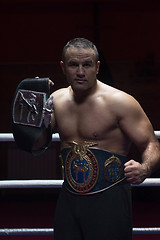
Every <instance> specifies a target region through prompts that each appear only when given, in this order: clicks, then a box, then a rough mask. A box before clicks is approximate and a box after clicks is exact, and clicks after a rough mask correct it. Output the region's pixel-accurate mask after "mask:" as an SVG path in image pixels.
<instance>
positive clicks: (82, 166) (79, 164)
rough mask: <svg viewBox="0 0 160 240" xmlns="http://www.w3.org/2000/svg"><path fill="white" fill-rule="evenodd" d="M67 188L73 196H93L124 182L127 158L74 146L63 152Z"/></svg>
mask: <svg viewBox="0 0 160 240" xmlns="http://www.w3.org/2000/svg"><path fill="white" fill-rule="evenodd" d="M61 158H62V162H63V167H64V187H66V188H67V189H68V190H69V191H70V192H72V193H75V194H80V195H89V194H94V193H98V192H101V191H104V190H106V189H108V188H110V187H113V186H114V185H115V184H117V183H119V182H121V181H123V180H124V179H125V177H124V164H125V162H126V156H123V155H119V154H116V153H112V152H109V151H107V150H103V149H98V148H92V147H89V146H88V145H86V144H83V145H82V144H81V145H78V144H77V143H74V144H73V145H72V146H71V147H66V148H63V149H62V150H61Z"/></svg>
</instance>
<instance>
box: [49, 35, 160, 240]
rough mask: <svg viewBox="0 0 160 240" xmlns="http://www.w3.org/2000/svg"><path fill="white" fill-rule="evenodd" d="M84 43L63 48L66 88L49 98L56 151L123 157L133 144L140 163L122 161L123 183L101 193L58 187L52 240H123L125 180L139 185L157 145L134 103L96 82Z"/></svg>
mask: <svg viewBox="0 0 160 240" xmlns="http://www.w3.org/2000/svg"><path fill="white" fill-rule="evenodd" d="M87 44H91V43H88V41H87V40H84V39H75V40H73V41H71V42H69V43H68V44H67V45H66V46H65V48H64V50H63V58H62V61H61V62H60V65H61V68H62V70H63V73H64V74H65V76H66V79H67V81H68V83H69V85H70V86H69V87H68V88H64V89H60V90H58V91H56V92H54V93H53V94H52V95H53V103H54V114H53V116H52V126H53V128H55V131H56V132H59V135H60V139H61V141H62V143H61V147H62V149H63V148H66V147H68V142H72V141H74V142H76V143H78V144H81V143H83V142H94V143H96V146H93V148H98V149H103V150H107V151H110V152H112V153H117V154H120V155H123V156H126V155H127V153H128V151H129V148H130V145H131V143H132V142H133V143H134V144H136V146H137V147H138V149H139V151H140V152H141V155H142V162H141V163H139V162H137V161H135V160H130V161H128V162H126V163H125V164H124V174H125V178H126V180H124V181H123V183H122V182H121V183H119V184H117V186H113V187H111V188H110V189H108V190H105V191H104V192H103V191H102V192H101V193H95V194H92V195H85V196H81V195H77V194H74V193H72V192H69V191H68V192H67V190H66V189H65V188H64V189H62V194H61V196H60V200H59V203H58V204H57V205H58V206H57V214H56V219H57V220H55V239H56V240H57V239H60V240H62V239H63V240H64V239H70V240H71V239H75V240H78V239H86V240H90V239H92V240H93V239H108V240H112V239H113V240H118V239H125V240H129V239H131V235H132V233H131V213H130V211H131V206H130V199H129V198H130V196H129V194H128V195H127V194H126V192H127V191H130V190H128V189H129V188H128V184H127V183H126V182H129V183H132V184H139V183H141V182H143V180H144V179H145V178H146V177H148V176H149V175H150V174H151V173H152V172H153V171H154V170H155V168H156V167H157V166H158V165H159V161H160V152H159V143H158V141H157V139H156V137H155V135H154V131H153V128H152V126H151V123H150V121H149V119H148V118H147V116H146V114H145V113H144V111H143V110H142V108H141V106H140V105H139V103H138V102H137V101H136V100H135V99H134V98H133V97H132V96H130V95H128V94H126V93H124V92H122V91H120V90H118V89H115V88H113V87H110V86H108V85H106V84H104V83H102V82H100V81H99V80H97V74H98V71H99V67H100V62H99V61H98V53H97V50H96V48H95V46H91V45H88V46H87ZM124 186H125V187H126V188H123V187H124ZM120 189H121V192H119V191H120ZM126 189H127V190H126ZM112 191H113V192H112ZM125 191H126V192H125ZM116 193H117V195H116ZM112 194H113V195H112ZM125 194H126V195H125ZM103 195H104V196H103ZM120 196H121V198H122V199H123V200H121V199H120ZM115 198H116V199H115ZM125 198H126V199H125ZM83 199H85V200H84V202H83ZM104 199H105V200H104ZM105 201H106V202H105ZM116 201H118V202H119V205H117V203H116ZM122 201H123V202H124V204H123V203H122ZM93 203H94V204H93ZM65 204H66V206H65ZM99 204H100V205H101V206H100V205H99ZM122 204H123V205H122ZM74 205H75V209H74V207H73V206H74ZM62 206H63V207H62ZM87 208H90V209H89V210H88V209H87ZM78 209H79V210H78ZM72 211H73V212H72ZM127 211H128V212H127ZM97 212H98V213H97ZM88 217H89V219H88ZM86 218H87V219H86ZM108 218H109V219H108ZM67 222H68V224H67ZM77 226H78V227H77ZM104 235H105V236H104Z"/></svg>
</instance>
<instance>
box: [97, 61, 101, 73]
mask: <svg viewBox="0 0 160 240" xmlns="http://www.w3.org/2000/svg"><path fill="white" fill-rule="evenodd" d="M99 67H100V61H98V62H97V74H98V73H99Z"/></svg>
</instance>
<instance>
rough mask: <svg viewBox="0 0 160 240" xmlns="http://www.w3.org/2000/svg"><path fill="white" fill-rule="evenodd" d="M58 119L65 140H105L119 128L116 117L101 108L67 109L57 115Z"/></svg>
mask: <svg viewBox="0 0 160 240" xmlns="http://www.w3.org/2000/svg"><path fill="white" fill-rule="evenodd" d="M57 119H58V129H59V132H60V133H61V134H62V135H63V137H64V138H72V137H75V136H76V137H79V138H82V139H103V138H105V137H106V134H107V133H109V132H110V131H112V130H113V129H115V128H116V127H117V120H116V117H115V116H114V115H113V114H112V113H111V112H110V111H109V110H107V109H104V108H102V107H100V106H99V107H94V106H87V107H84V108H77V109H76V108H75V109H70V111H69V110H67V109H66V110H63V111H60V112H59V114H57Z"/></svg>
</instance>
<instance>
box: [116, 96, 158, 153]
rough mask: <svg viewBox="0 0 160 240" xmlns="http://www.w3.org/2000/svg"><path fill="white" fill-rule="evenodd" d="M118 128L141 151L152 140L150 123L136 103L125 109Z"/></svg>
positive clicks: (152, 132)
mask: <svg viewBox="0 0 160 240" xmlns="http://www.w3.org/2000/svg"><path fill="white" fill-rule="evenodd" d="M120 126H121V128H122V130H123V131H124V132H125V133H126V135H127V136H128V137H129V138H130V139H131V141H132V142H133V143H134V144H135V145H136V146H137V147H138V148H139V149H140V150H141V151H143V149H144V148H145V147H146V146H147V144H148V143H149V142H150V141H151V140H152V139H153V138H154V131H153V128H152V125H151V122H150V120H149V119H148V117H147V115H146V114H145V112H144V111H143V109H142V108H141V106H140V105H139V103H138V102H136V101H135V102H134V103H132V104H131V105H130V106H129V107H128V109H126V113H124V114H123V116H122V117H121V120H120Z"/></svg>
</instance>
